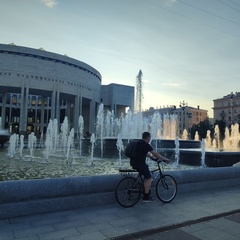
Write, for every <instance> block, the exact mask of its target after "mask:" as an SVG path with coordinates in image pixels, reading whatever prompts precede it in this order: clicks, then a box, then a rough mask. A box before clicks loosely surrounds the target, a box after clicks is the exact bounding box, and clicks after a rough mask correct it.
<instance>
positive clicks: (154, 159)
mask: <svg viewBox="0 0 240 240" xmlns="http://www.w3.org/2000/svg"><path fill="white" fill-rule="evenodd" d="M150 158H151V159H152V160H153V161H154V162H158V161H159V162H165V163H167V164H168V163H169V162H170V161H169V160H168V159H167V158H164V159H160V158H157V157H150Z"/></svg>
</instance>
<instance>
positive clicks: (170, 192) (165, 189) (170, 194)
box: [156, 175, 177, 203]
mask: <svg viewBox="0 0 240 240" xmlns="http://www.w3.org/2000/svg"><path fill="white" fill-rule="evenodd" d="M156 193H157V197H158V198H159V200H161V201H162V202H164V203H169V202H171V201H172V200H173V199H174V198H175V196H176V194H177V182H176V180H175V179H174V178H173V177H172V176H170V175H164V176H163V177H161V178H160V179H159V180H158V182H157V184H156Z"/></svg>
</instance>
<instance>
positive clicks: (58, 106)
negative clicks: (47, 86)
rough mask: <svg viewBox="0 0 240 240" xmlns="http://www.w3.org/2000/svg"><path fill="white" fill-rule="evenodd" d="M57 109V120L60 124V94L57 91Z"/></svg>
mask: <svg viewBox="0 0 240 240" xmlns="http://www.w3.org/2000/svg"><path fill="white" fill-rule="evenodd" d="M55 105H56V106H55V109H56V116H55V118H56V119H57V121H58V123H59V121H60V92H59V91H57V93H56V102H55Z"/></svg>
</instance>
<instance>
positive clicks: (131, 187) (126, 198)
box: [115, 177, 142, 207]
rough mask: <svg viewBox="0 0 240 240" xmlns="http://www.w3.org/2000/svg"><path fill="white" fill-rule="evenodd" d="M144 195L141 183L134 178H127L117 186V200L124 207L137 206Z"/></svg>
mask: <svg viewBox="0 0 240 240" xmlns="http://www.w3.org/2000/svg"><path fill="white" fill-rule="evenodd" d="M141 193H142V188H141V185H140V183H139V182H137V181H136V178H134V177H125V178H123V179H122V180H121V181H120V182H119V183H118V185H117V187H116V190H115V198H116V200H117V202H118V203H119V204H120V205H121V206H123V207H132V206H133V205H135V204H136V203H137V202H138V201H139V199H140V197H141Z"/></svg>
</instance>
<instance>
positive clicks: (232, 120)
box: [230, 92, 234, 124]
mask: <svg viewBox="0 0 240 240" xmlns="http://www.w3.org/2000/svg"><path fill="white" fill-rule="evenodd" d="M233 97H234V94H233V92H231V96H230V106H231V122H232V124H234V117H233V105H234V102H233Z"/></svg>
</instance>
